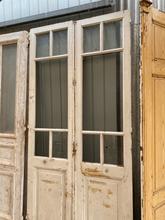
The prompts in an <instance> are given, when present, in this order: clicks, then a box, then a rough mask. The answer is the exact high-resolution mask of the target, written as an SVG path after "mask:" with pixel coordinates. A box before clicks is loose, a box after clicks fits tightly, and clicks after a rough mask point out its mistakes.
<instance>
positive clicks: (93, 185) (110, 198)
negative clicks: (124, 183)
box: [84, 177, 118, 220]
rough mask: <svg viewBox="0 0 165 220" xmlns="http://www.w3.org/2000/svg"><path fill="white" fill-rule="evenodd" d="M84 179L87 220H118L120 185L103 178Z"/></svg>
mask: <svg viewBox="0 0 165 220" xmlns="http://www.w3.org/2000/svg"><path fill="white" fill-rule="evenodd" d="M84 179H85V180H84V183H85V198H86V200H85V207H86V209H85V212H86V219H89V220H93V219H97V220H102V219H104V220H109V219H113V220H117V219H118V214H117V213H118V206H117V199H118V183H117V182H115V181H114V182H113V181H111V182H110V181H108V180H105V179H101V178H100V179H99V178H90V177H85V178H84ZM100 207H102V208H100Z"/></svg>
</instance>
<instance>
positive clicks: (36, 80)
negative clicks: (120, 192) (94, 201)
mask: <svg viewBox="0 0 165 220" xmlns="http://www.w3.org/2000/svg"><path fill="white" fill-rule="evenodd" d="M73 42H74V33H73V23H72V22H66V23H62V24H56V25H50V26H45V27H42V28H36V29H32V30H31V31H30V76H29V77H30V80H29V126H28V127H29V143H28V151H29V152H28V213H27V218H28V219H29V220H46V219H48V220H54V219H58V220H64V219H66V220H71V219H73V217H72V213H73V212H72V202H73V188H74V185H73V183H72V178H73V169H74V167H73V165H74V164H73V162H74V160H73V159H72V158H73V152H72V150H73V146H74V144H73V138H74V129H73V124H74V117H73V113H74V103H73V102H74V89H73V87H74V86H73V84H74V83H73V82H74V65H73V61H74V60H73V57H74V44H73Z"/></svg>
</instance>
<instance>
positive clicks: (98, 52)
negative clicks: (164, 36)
mask: <svg viewBox="0 0 165 220" xmlns="http://www.w3.org/2000/svg"><path fill="white" fill-rule="evenodd" d="M75 51H76V60H75V62H76V65H75V67H76V69H75V70H76V93H75V97H76V121H75V131H76V165H75V167H76V168H75V184H76V188H75V190H76V191H75V213H76V216H75V219H76V220H96V219H97V220H110V219H112V220H132V219H133V216H132V157H131V147H132V146H131V74H130V17H129V13H128V12H127V11H122V12H117V13H113V14H108V15H103V16H98V17H93V18H89V19H85V20H80V21H78V22H77V23H76V46H75Z"/></svg>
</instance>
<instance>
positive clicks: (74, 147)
mask: <svg viewBox="0 0 165 220" xmlns="http://www.w3.org/2000/svg"><path fill="white" fill-rule="evenodd" d="M76 152H77V144H76V142H75V141H74V142H73V143H72V156H73V157H74V156H75V155H76Z"/></svg>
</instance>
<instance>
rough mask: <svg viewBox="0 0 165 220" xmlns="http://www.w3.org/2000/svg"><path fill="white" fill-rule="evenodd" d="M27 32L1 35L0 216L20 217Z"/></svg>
mask: <svg viewBox="0 0 165 220" xmlns="http://www.w3.org/2000/svg"><path fill="white" fill-rule="evenodd" d="M27 39H28V35H27V33H26V32H19V33H12V34H6V35H1V36H0V219H1V220H21V219H22V206H23V202H22V199H23V176H24V175H23V173H24V172H23V171H24V166H23V164H24V159H23V158H24V144H25V142H24V139H25V110H26V78H27V50H28V40H27Z"/></svg>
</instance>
